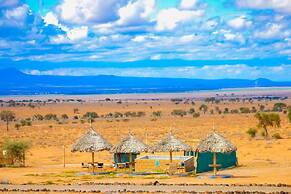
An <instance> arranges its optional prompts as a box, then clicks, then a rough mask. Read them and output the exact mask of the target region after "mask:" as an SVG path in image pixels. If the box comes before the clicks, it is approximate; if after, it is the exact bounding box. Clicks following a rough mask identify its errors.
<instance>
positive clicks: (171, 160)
mask: <svg viewBox="0 0 291 194" xmlns="http://www.w3.org/2000/svg"><path fill="white" fill-rule="evenodd" d="M172 162H173V153H172V151H170V163H172Z"/></svg>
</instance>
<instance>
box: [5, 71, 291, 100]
mask: <svg viewBox="0 0 291 194" xmlns="http://www.w3.org/2000/svg"><path fill="white" fill-rule="evenodd" d="M283 86H285V87H287V86H291V82H275V81H271V80H268V79H263V78H261V79H256V80H246V79H217V80H206V79H184V78H149V77H119V76H111V75H99V76H51V75H29V74H25V73H22V72H21V71H19V70H17V69H14V68H7V69H2V70H0V95H30V94H117V93H152V92H153V93H155V92H161V93H162V92H187V91H195V90H217V89H226V88H247V87H283Z"/></svg>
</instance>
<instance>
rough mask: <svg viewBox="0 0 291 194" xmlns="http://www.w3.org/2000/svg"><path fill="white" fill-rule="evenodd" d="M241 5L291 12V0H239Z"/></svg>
mask: <svg viewBox="0 0 291 194" xmlns="http://www.w3.org/2000/svg"><path fill="white" fill-rule="evenodd" d="M237 4H238V6H240V7H244V8H252V9H273V10H275V11H278V12H283V13H287V14H291V2H290V0H237Z"/></svg>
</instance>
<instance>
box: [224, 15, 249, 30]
mask: <svg viewBox="0 0 291 194" xmlns="http://www.w3.org/2000/svg"><path fill="white" fill-rule="evenodd" d="M227 24H228V25H229V26H230V27H232V28H235V29H241V28H245V27H249V26H251V25H252V22H251V21H247V19H246V17H245V16H240V17H236V18H233V19H231V20H229V21H228V22H227Z"/></svg>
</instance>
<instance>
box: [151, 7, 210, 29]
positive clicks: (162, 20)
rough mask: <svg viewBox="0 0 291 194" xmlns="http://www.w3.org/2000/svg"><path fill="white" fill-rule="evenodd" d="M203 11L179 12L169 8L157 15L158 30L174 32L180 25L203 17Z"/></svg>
mask: <svg viewBox="0 0 291 194" xmlns="http://www.w3.org/2000/svg"><path fill="white" fill-rule="evenodd" d="M203 14H204V12H203V11H202V10H191V11H189V10H179V9H176V8H169V9H164V10H161V11H160V12H159V13H158V15H157V25H156V29H157V30H158V31H167V30H174V29H175V28H176V27H177V26H178V25H179V24H184V23H187V22H190V21H192V20H195V19H196V18H199V17H201V16H202V15H203Z"/></svg>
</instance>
